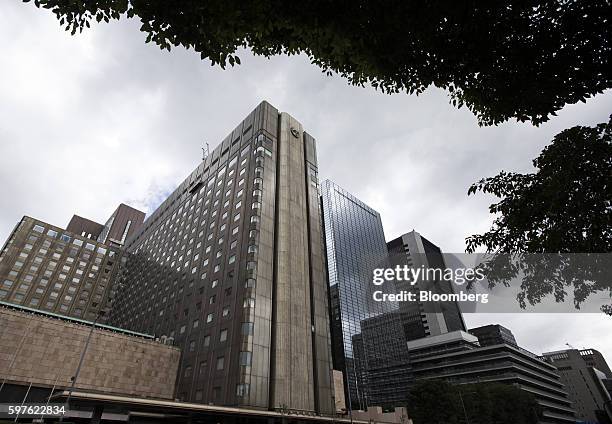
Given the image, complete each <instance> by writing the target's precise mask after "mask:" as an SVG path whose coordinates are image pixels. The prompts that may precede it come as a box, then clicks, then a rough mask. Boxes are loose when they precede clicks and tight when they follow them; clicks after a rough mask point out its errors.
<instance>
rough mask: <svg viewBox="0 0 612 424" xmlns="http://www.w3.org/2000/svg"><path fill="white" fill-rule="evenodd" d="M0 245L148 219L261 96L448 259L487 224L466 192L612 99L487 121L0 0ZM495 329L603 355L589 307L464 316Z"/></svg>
mask: <svg viewBox="0 0 612 424" xmlns="http://www.w3.org/2000/svg"><path fill="white" fill-rule="evenodd" d="M0 39H1V40H3V43H2V45H1V46H0V182H1V184H0V198H1V199H3V200H2V202H3V204H2V207H1V208H0V240H2V241H3V240H5V239H6V238H7V236H8V234H9V233H10V231H11V230H12V228H13V226H14V225H15V224H16V223H17V222H18V220H19V219H20V218H21V216H23V215H30V216H32V217H36V218H38V219H41V220H44V221H47V222H49V223H52V224H55V225H58V226H65V225H66V224H67V223H68V221H69V219H70V217H71V216H72V214H73V213H76V214H79V215H82V216H85V217H88V218H90V219H93V220H96V221H98V222H104V221H105V220H106V218H107V217H108V216H109V215H110V214H111V213H112V211H113V210H114V208H115V207H116V206H117V205H118V204H119V203H120V202H125V203H128V204H131V205H133V206H135V207H138V208H141V209H142V210H144V211H146V212H151V211H152V208H154V207H155V206H156V205H157V204H159V203H160V202H161V200H163V198H164V196H165V195H166V194H167V193H169V192H170V191H171V190H172V189H173V188H174V187H175V186H176V185H177V184H178V183H180V182H181V181H182V179H183V178H184V177H185V176H186V175H187V174H189V173H190V172H191V171H192V170H193V169H194V168H195V167H196V166H197V165H198V162H199V160H200V158H201V150H200V148H201V146H202V145H203V143H204V142H208V143H210V145H211V147H214V146H215V145H216V144H217V143H218V142H219V141H220V140H221V139H222V138H223V137H224V136H225V135H226V134H227V133H228V132H229V131H230V130H231V129H233V128H234V126H235V125H236V124H237V123H238V122H240V121H241V120H242V119H243V118H244V117H245V116H246V115H247V114H248V113H249V112H250V111H251V110H252V109H253V108H254V107H255V106H256V105H257V104H258V103H259V102H261V101H262V100H264V99H265V100H268V101H269V102H270V103H271V104H273V105H274V106H276V107H277V108H278V109H279V110H282V111H286V112H288V113H290V114H291V115H293V116H294V117H295V118H297V119H298V120H299V121H301V122H302V123H303V125H304V127H305V128H306V129H307V130H308V131H309V132H310V133H311V134H312V135H313V136H315V137H316V138H317V142H318V153H319V171H320V176H321V178H322V179H324V178H330V179H332V180H334V181H335V182H336V183H337V184H339V185H341V186H342V187H344V188H345V189H347V190H348V191H350V192H352V193H353V194H355V195H356V196H357V197H359V198H361V199H362V200H363V201H365V202H366V203H368V204H369V205H370V206H372V207H373V208H374V209H376V210H378V211H379V212H380V213H381V215H382V219H383V224H384V226H385V234H386V236H387V238H388V239H391V238H394V237H396V236H398V235H400V234H402V233H404V232H407V231H410V230H412V229H416V230H417V231H419V232H420V233H421V234H423V235H424V236H426V237H427V238H428V239H430V240H432V241H433V242H435V243H437V244H438V245H439V246H441V248H442V249H443V250H444V251H446V252H463V250H464V249H465V242H464V240H465V237H467V236H469V235H471V234H475V233H479V232H483V231H485V230H486V229H487V228H488V227H489V226H490V224H491V216H490V215H489V214H488V210H487V207H488V205H489V203H491V201H492V200H493V199H492V198H488V197H486V196H478V197H473V196H471V197H469V198H468V197H467V195H466V192H467V188H468V187H469V185H470V184H471V183H472V182H474V181H476V180H478V179H480V178H482V177H485V176H492V175H495V174H496V173H498V172H499V171H500V170H507V171H519V172H528V171H530V170H531V169H532V165H531V160H532V159H533V158H535V157H536V156H537V155H538V153H539V152H540V151H541V150H542V148H543V147H544V146H545V145H546V144H547V143H548V142H549V141H550V140H551V138H552V136H553V135H554V134H556V133H557V132H559V131H561V130H562V129H564V128H567V127H570V126H573V125H578V124H581V125H593V124H596V123H599V122H604V121H607V119H608V118H607V117H608V116H609V114H610V113H612V92H607V93H604V94H602V95H599V96H596V97H595V98H592V99H590V100H588V101H587V103H586V104H582V103H581V104H578V105H571V106H567V107H566V108H565V109H563V110H562V111H561V112H560V113H559V116H558V117H556V118H554V119H552V120H551V121H550V122H548V123H546V124H544V125H542V126H540V127H539V128H535V127H533V126H531V125H530V124H520V123H515V122H510V123H506V124H503V125H500V126H497V127H488V128H481V127H479V126H478V125H477V122H476V119H475V118H474V116H473V115H472V114H471V113H470V112H469V111H468V110H465V109H461V110H457V109H454V108H453V107H452V106H450V105H449V104H448V99H447V97H446V94H445V93H444V92H443V91H440V90H436V89H430V90H428V91H426V92H425V93H424V94H423V95H421V96H419V97H416V96H408V95H406V94H396V95H385V94H382V93H380V92H377V91H375V90H373V89H371V88H358V87H352V86H349V85H348V84H347V83H346V81H345V80H343V79H342V78H340V77H338V76H332V77H328V76H325V75H324V74H322V73H321V71H320V70H319V69H318V68H316V67H314V66H312V65H310V63H309V61H308V59H307V58H305V57H303V56H295V57H275V58H273V59H271V60H268V59H264V58H259V57H253V56H251V55H250V53H249V52H247V51H244V52H242V54H241V55H240V57H241V60H242V65H241V66H239V67H236V68H232V69H229V70H226V71H223V70H221V69H220V68H216V67H215V68H213V67H211V66H210V64H209V63H207V62H202V61H200V59H199V56H198V55H197V54H195V53H193V52H189V51H185V50H183V49H175V50H173V51H172V52H170V53H169V52H167V51H164V52H162V51H160V50H159V49H158V48H157V47H156V46H154V45H147V44H145V43H144V39H145V36H144V35H143V34H142V33H140V32H139V31H138V23H137V22H136V21H128V20H125V19H124V20H122V21H121V22H114V23H110V24H102V25H95V26H94V28H92V29H90V30H88V31H87V32H85V33H83V34H81V35H78V36H74V37H72V36H70V35H69V34H68V33H66V32H64V31H63V30H62V29H61V28H60V27H59V24H58V22H57V21H56V20H55V19H54V17H53V15H52V14H50V13H49V12H47V11H44V10H38V9H36V8H35V7H34V6H33V5H32V4H24V3H20V2H2V4H1V5H0ZM466 321H467V322H468V325H470V326H471V325H480V324H486V323H501V324H505V325H507V326H508V327H510V328H511V329H512V330H513V331H514V333H515V335H516V337H517V339H518V341H519V343H521V344H522V345H523V346H524V347H526V348H527V349H530V350H532V351H534V352H536V353H540V352H542V351H549V350H554V349H562V348H564V347H565V343H570V344H571V345H573V346H575V347H576V348H582V347H592V348H596V349H599V350H601V351H602V352H603V353H604V354H605V355H606V356H607V358H608V361H609V362H610V363H611V364H612V337H610V336H609V335H610V334H612V319H611V318H606V317H602V316H599V315H596V314H565V315H557V316H553V315H545V316H538V315H535V314H520V315H510V314H506V315H501V314H500V315H491V314H480V315H468V316H466Z"/></svg>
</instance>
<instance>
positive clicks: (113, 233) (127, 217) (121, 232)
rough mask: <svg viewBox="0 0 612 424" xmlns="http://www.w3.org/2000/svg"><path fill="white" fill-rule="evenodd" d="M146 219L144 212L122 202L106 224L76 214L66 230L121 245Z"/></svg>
mask: <svg viewBox="0 0 612 424" xmlns="http://www.w3.org/2000/svg"><path fill="white" fill-rule="evenodd" d="M144 219H145V213H144V212H142V211H139V210H138V209H135V208H133V207H131V206H128V205H126V204H124V203H121V204H120V205H119V206H118V207H117V209H115V211H114V212H113V214H112V215H111V216H110V218H108V219H107V220H106V223H105V224H104V225H102V224H99V223H97V222H95V221H92V220H90V219H87V218H83V217H81V216H78V215H74V216H73V217H72V219H70V222H69V223H68V226H67V227H66V231H69V232H71V233H74V234H77V235H79V236H82V237H87V238H89V239H91V240H96V241H98V242H100V243H104V244H107V245H109V246H115V247H121V246H123V245H124V244H125V241H126V240H127V238H128V237H130V236H131V235H132V234H134V232H136V231H137V230H138V229H139V228H140V226H141V225H142V223H143V222H144Z"/></svg>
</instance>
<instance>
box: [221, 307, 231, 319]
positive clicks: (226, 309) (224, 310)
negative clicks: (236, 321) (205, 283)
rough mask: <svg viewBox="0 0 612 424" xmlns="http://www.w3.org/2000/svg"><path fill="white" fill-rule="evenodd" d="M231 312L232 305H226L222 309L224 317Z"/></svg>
mask: <svg viewBox="0 0 612 424" xmlns="http://www.w3.org/2000/svg"><path fill="white" fill-rule="evenodd" d="M229 313H230V307H229V306H225V307H223V310H222V311H221V316H223V317H226V316H229Z"/></svg>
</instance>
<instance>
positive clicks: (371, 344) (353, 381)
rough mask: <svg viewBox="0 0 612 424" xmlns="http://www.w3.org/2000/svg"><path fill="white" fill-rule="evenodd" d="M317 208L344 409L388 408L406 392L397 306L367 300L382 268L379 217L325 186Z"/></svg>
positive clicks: (326, 183) (347, 195)
mask: <svg viewBox="0 0 612 424" xmlns="http://www.w3.org/2000/svg"><path fill="white" fill-rule="evenodd" d="M321 203H322V211H323V223H324V224H323V225H324V229H325V248H326V252H327V262H328V263H327V267H328V274H329V275H328V279H329V285H330V310H331V313H330V318H331V333H332V356H333V364H334V369H336V370H339V371H342V372H343V373H344V381H345V392H346V393H345V395H346V397H347V399H346V400H347V407H349V408H351V409H366V408H367V407H368V406H387V405H388V406H392V405H393V404H396V403H400V399H398V396H399V397H403V396H405V395H404V393H405V391H404V392H403V393H402V391H401V389H400V386H403V387H404V389H405V388H406V381H407V380H406V379H407V378H408V377H409V365H408V363H407V362H408V361H407V350H406V347H405V346H406V343H405V340H404V336H403V331H402V329H401V325H400V321H399V319H400V317H399V315H398V314H397V306H396V304H393V303H390V302H375V301H373V298H372V294H373V291H374V287H375V286H373V284H372V272H373V270H374V269H375V268H383V267H385V266H387V255H388V252H387V245H386V242H385V235H384V232H383V227H382V221H381V219H380V215H379V213H378V212H376V211H375V210H374V209H372V208H371V207H369V206H368V205H366V204H365V203H363V202H362V201H361V200H359V199H357V198H356V197H355V196H353V195H352V194H350V193H349V192H347V191H346V190H344V189H342V188H341V187H339V186H337V185H336V184H334V183H333V182H332V181H329V180H326V181H324V182H323V183H322V184H321ZM383 287H384V286H383ZM376 289H377V290H378V289H379V288H376ZM384 290H385V291H387V292H388V291H389V290H393V289H392V288H391V287H384ZM381 329H382V330H383V331H382V333H381ZM381 334H382V336H383V339H384V340H382V341H381ZM389 340H393V341H394V343H388V341H389Z"/></svg>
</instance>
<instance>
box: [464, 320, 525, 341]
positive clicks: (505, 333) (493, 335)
mask: <svg viewBox="0 0 612 424" xmlns="http://www.w3.org/2000/svg"><path fill="white" fill-rule="evenodd" d="M469 333H470V334H472V335H474V336H476V337H478V343H480V346H493V345H498V344H509V345H511V346H518V344H517V343H516V339H515V338H514V334H512V331H510V330H509V329H507V328H506V327H504V326H503V325H499V324H491V325H483V326H482V327H476V328H472V329H470V330H469Z"/></svg>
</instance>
